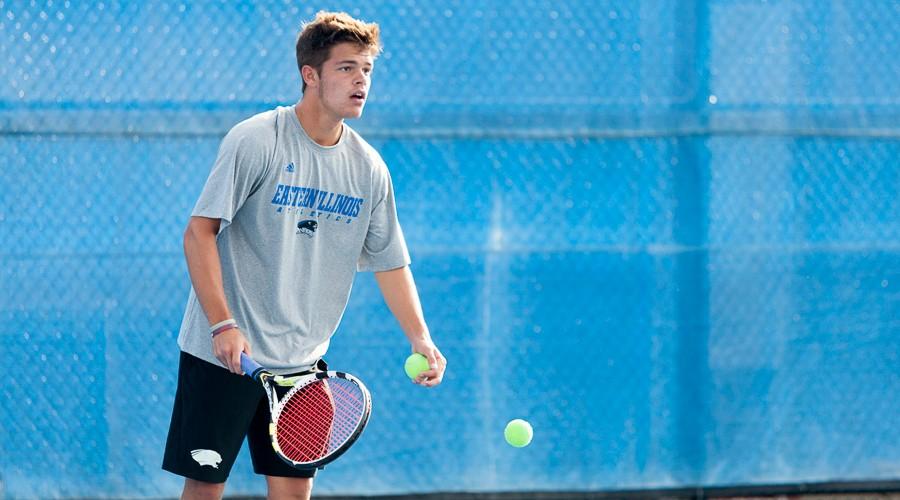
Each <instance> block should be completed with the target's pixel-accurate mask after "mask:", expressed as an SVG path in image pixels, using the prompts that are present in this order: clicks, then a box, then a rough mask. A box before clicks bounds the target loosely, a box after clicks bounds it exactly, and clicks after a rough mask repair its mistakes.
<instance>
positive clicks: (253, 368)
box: [241, 353, 372, 470]
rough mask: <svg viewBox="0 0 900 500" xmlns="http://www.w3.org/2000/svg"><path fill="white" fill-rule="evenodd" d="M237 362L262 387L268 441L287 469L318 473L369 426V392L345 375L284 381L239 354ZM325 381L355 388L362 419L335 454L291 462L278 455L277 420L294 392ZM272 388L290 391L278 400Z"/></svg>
mask: <svg viewBox="0 0 900 500" xmlns="http://www.w3.org/2000/svg"><path fill="white" fill-rule="evenodd" d="M245 359H246V360H249V363H247V362H246V361H245ZM241 361H242V367H243V368H244V373H245V374H246V375H247V376H249V377H250V378H253V379H255V380H258V381H259V382H260V383H262V385H263V389H264V390H265V392H266V396H267V397H268V399H269V419H270V420H269V437H270V439H271V441H272V449H273V450H274V451H275V454H276V455H278V458H280V459H282V460H283V461H284V462H286V463H287V464H288V465H290V466H292V467H294V468H296V469H301V470H310V469H321V468H323V467H324V466H325V465H326V464H329V463H331V462H332V461H334V460H335V459H337V458H338V457H340V456H341V455H343V454H344V453H345V452H346V451H347V450H348V449H350V447H351V446H353V443H355V442H356V440H357V439H359V436H361V435H362V432H363V430H365V428H366V425H368V423H369V416H370V415H371V414H372V395H371V394H370V393H369V389H368V388H367V387H366V385H365V384H364V383H363V382H362V380H360V379H359V378H357V377H355V376H353V375H351V374H349V373H346V372H339V371H333V370H327V371H315V372H313V373H309V374H303V375H296V376H290V377H285V376H282V375H275V374H273V373H272V372H270V371H268V370H266V369H265V368H262V367H261V366H259V365H258V364H257V363H256V362H255V361H254V360H252V359H251V358H250V357H249V356H247V355H246V354H244V353H241ZM250 363H252V364H250ZM329 378H339V379H344V380H347V381H349V382H351V383H353V384H355V385H356V386H357V387H359V389H360V393H361V394H362V399H363V401H362V403H363V404H362V415H361V416H360V419H359V423H357V425H356V428H355V429H354V430H353V432H352V433H351V434H350V436H349V437H348V438H347V439H346V441H344V443H342V444H341V445H340V446H339V447H338V448H337V449H336V450H334V451H332V452H331V453H329V454H327V455H325V456H324V457H322V458H320V459H318V460H314V461H312V462H298V461H295V460H291V459H290V458H288V457H286V456H285V455H284V453H282V451H281V447H280V446H279V444H278V419H279V417H280V416H281V410H282V409H283V408H284V406H285V403H286V402H287V401H288V400H289V399H290V398H291V396H293V395H294V393H296V392H298V391H299V390H300V389H302V388H303V387H305V386H307V385H309V384H311V383H314V382H316V381H319V380H325V379H329ZM276 385H277V386H280V387H290V389H289V390H288V392H287V393H286V394H285V395H284V396H283V397H281V398H279V397H278V393H277V392H276V391H275V386H276Z"/></svg>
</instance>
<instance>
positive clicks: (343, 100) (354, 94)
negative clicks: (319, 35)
mask: <svg viewBox="0 0 900 500" xmlns="http://www.w3.org/2000/svg"><path fill="white" fill-rule="evenodd" d="M374 63H375V58H374V57H373V56H372V53H371V51H370V50H369V49H367V48H365V47H363V46H360V45H356V44H353V43H340V44H338V45H335V46H334V47H332V48H331V54H330V57H329V58H328V59H327V60H326V61H325V62H324V63H323V64H322V70H321V72H320V74H319V85H318V89H316V92H317V93H318V97H319V101H320V103H321V104H322V106H323V107H324V108H325V109H326V111H327V112H329V113H330V114H332V115H333V116H334V117H335V118H340V119H347V118H359V117H360V116H362V111H363V106H365V104H366V99H367V98H368V96H369V86H370V85H371V83H372V67H373V65H374Z"/></svg>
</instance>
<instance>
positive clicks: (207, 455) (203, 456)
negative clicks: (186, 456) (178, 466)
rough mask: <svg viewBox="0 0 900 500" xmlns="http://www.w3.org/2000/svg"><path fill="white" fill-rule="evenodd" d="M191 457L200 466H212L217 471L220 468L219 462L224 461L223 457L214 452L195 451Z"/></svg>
mask: <svg viewBox="0 0 900 500" xmlns="http://www.w3.org/2000/svg"><path fill="white" fill-rule="evenodd" d="M191 457H193V458H194V461H196V462H197V463H198V464H200V465H211V466H213V467H215V468H216V469H218V468H219V462H221V461H222V455H219V453H218V452H216V451H213V450H193V451H192V452H191Z"/></svg>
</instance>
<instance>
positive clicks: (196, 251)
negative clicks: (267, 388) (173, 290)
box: [184, 217, 250, 373]
mask: <svg viewBox="0 0 900 500" xmlns="http://www.w3.org/2000/svg"><path fill="white" fill-rule="evenodd" d="M220 223H221V221H220V220H219V219H210V218H207V217H191V220H190V222H188V226H187V229H185V231H184V256H185V259H186V260H187V267H188V272H189V273H190V275H191V284H192V285H193V286H194V292H195V293H196V294H197V299H198V300H199V301H200V306H201V307H203V312H205V313H206V319H207V321H209V323H210V324H211V325H214V324H216V323H218V322H220V321H223V320H226V319H230V318H231V311H230V310H229V309H228V303H227V302H226V300H225V288H224V286H223V285H222V264H221V261H220V260H219V248H218V247H217V246H216V235H217V234H219V224H220ZM211 342H212V343H213V354H215V356H216V358H217V359H218V360H219V361H221V362H222V364H223V365H225V366H226V367H227V368H228V369H229V370H231V372H233V373H242V371H241V352H242V351H247V353H248V354H249V353H250V344H248V343H247V339H246V338H245V337H244V334H243V333H241V331H240V330H238V329H237V328H232V329H230V330H226V331H224V332H222V333H220V334H218V335H216V336H215V338H213V339H211Z"/></svg>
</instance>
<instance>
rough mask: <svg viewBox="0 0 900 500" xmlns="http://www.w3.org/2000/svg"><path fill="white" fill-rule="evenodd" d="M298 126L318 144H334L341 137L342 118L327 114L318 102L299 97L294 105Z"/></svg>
mask: <svg viewBox="0 0 900 500" xmlns="http://www.w3.org/2000/svg"><path fill="white" fill-rule="evenodd" d="M294 112H295V113H296V114H297V119H298V120H300V126H302V127H303V130H305V131H306V135H308V136H309V138H310V139H312V140H313V141H314V142H315V143H316V144H319V145H320V146H334V145H335V144H337V143H338V141H339V140H340V139H341V132H343V129H344V127H343V123H344V120H342V119H338V120H337V121H335V120H334V118H332V117H330V116H328V114H327V113H325V112H324V110H323V109H322V107H321V106H319V103H318V102H315V101H313V100H311V99H301V100H300V103H298V104H297V105H296V106H295V107H294Z"/></svg>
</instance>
